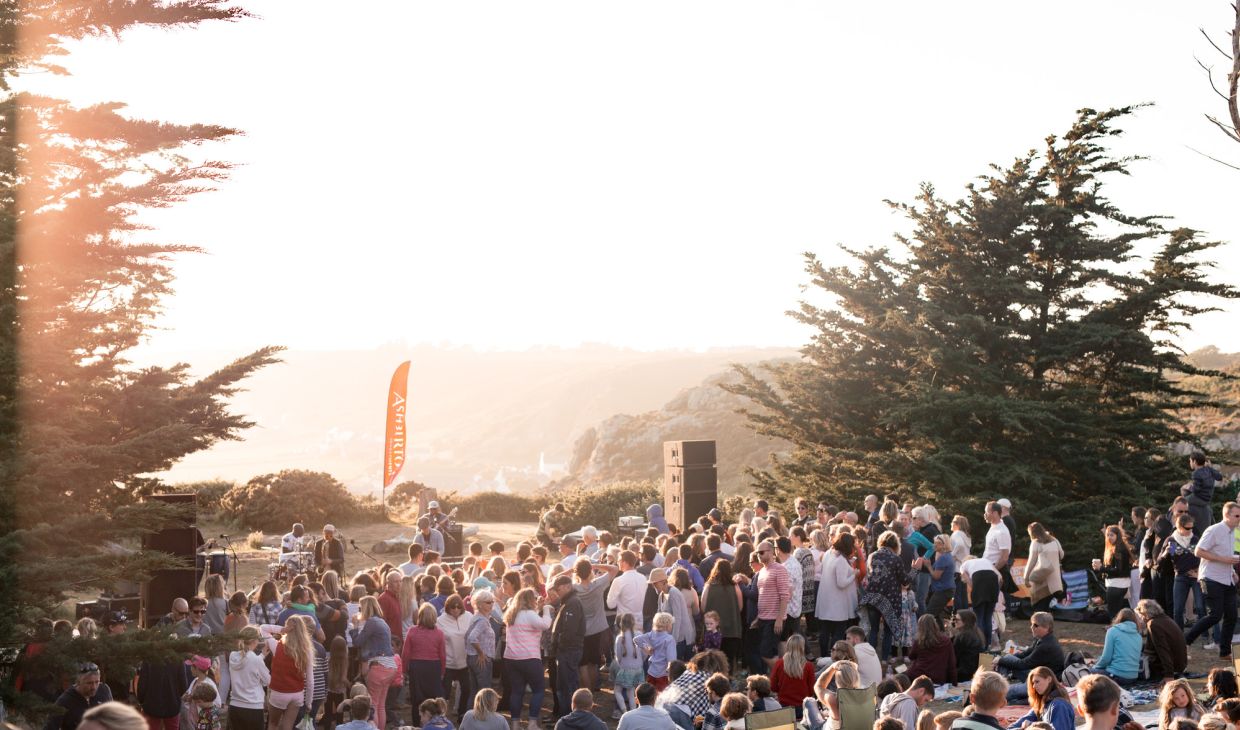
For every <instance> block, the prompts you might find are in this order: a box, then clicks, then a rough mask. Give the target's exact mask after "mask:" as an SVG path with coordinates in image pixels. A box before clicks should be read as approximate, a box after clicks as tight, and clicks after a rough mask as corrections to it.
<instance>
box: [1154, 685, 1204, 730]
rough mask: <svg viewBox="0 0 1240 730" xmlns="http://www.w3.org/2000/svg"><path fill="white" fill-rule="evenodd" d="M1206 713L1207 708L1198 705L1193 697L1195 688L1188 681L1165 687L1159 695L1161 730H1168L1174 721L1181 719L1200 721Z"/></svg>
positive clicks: (1159, 725) (1159, 724)
mask: <svg viewBox="0 0 1240 730" xmlns="http://www.w3.org/2000/svg"><path fill="white" fill-rule="evenodd" d="M1205 713H1206V711H1205V708H1204V707H1202V706H1201V705H1199V704H1197V700H1196V698H1195V697H1193V688H1192V687H1191V686H1190V685H1189V684H1188V680H1185V679H1176V680H1173V681H1170V682H1167V683H1166V684H1164V685H1163V688H1162V692H1160V693H1159V695H1158V728H1159V730H1167V728H1169V727H1170V726H1171V722H1172V721H1173V720H1178V719H1179V718H1181V717H1183V718H1187V719H1189V720H1194V721H1199V720H1201V716H1202V715H1204V714H1205Z"/></svg>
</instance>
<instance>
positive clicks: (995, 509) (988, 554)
mask: <svg viewBox="0 0 1240 730" xmlns="http://www.w3.org/2000/svg"><path fill="white" fill-rule="evenodd" d="M986 522H988V523H990V529H989V530H987V532H986V548H985V550H984V551H983V552H982V557H983V558H986V559H987V560H989V561H990V564H991V565H993V566H995V570H999V571H1001V570H1003V567H1004V566H1005V565H1007V562H1008V558H1009V557H1011V555H1012V534H1011V533H1010V532H1008V528H1007V526H1006V525H1004V524H1003V511H1002V508H1000V507H999V503H998V502H987V503H986Z"/></svg>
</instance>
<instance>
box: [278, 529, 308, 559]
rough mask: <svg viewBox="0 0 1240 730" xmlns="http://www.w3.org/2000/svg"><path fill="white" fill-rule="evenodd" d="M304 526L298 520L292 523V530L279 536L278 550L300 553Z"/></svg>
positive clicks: (304, 535) (304, 534)
mask: <svg viewBox="0 0 1240 730" xmlns="http://www.w3.org/2000/svg"><path fill="white" fill-rule="evenodd" d="M305 537H306V526H305V525H303V524H301V523H300V522H298V523H296V524H295V525H293V531H292V532H288V533H285V535H284V537H282V538H280V552H282V553H300V552H302V551H303V548H304V547H305Z"/></svg>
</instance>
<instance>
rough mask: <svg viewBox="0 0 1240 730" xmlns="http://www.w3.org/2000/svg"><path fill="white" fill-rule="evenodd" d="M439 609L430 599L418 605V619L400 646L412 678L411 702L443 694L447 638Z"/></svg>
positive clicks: (414, 703) (410, 688)
mask: <svg viewBox="0 0 1240 730" xmlns="http://www.w3.org/2000/svg"><path fill="white" fill-rule="evenodd" d="M438 624H439V613H438V612H437V611H436V610H435V607H434V606H433V605H431V604H429V603H423V604H422V607H421V608H419V609H418V616H417V621H416V623H414V625H413V628H411V629H409V633H407V634H405V643H404V646H403V648H402V649H401V650H400V658H401V659H402V660H403V661H404V664H405V679H407V680H408V682H409V704H411V705H413V706H414V707H418V706H419V705H421V704H422V701H423V700H428V699H431V698H432V697H443V696H444V691H443V674H444V668H445V667H446V666H447V661H448V651H447V640H446V639H445V637H444V634H443V631H442V630H441V629H440V628H439V625H438Z"/></svg>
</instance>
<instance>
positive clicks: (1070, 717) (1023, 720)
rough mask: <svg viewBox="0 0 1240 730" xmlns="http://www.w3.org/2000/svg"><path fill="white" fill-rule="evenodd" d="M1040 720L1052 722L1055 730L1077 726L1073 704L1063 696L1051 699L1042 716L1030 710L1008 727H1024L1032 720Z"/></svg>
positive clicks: (1070, 728)
mask: <svg viewBox="0 0 1240 730" xmlns="http://www.w3.org/2000/svg"><path fill="white" fill-rule="evenodd" d="M1039 720H1040V721H1042V722H1046V723H1050V725H1051V727H1053V728H1055V730H1073V729H1074V728H1075V727H1076V713H1075V712H1073V711H1072V705H1070V704H1069V703H1068V701H1067V700H1065V699H1063V698H1061V697H1056V698H1055V699H1053V700H1051V701H1050V703H1049V704H1047V706H1046V708H1045V709H1044V710H1042V716H1041V717H1039V716H1038V713H1036V712H1034V711H1033V710H1030V711H1029V712H1026V713H1025V714H1024V715H1021V716H1020V717H1019V718H1018V719H1017V720H1016V722H1014V723H1012V724H1011V725H1008V727H1009V728H1018V727H1024V726H1026V725H1028V724H1029V723H1031V722H1038V721H1039Z"/></svg>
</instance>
